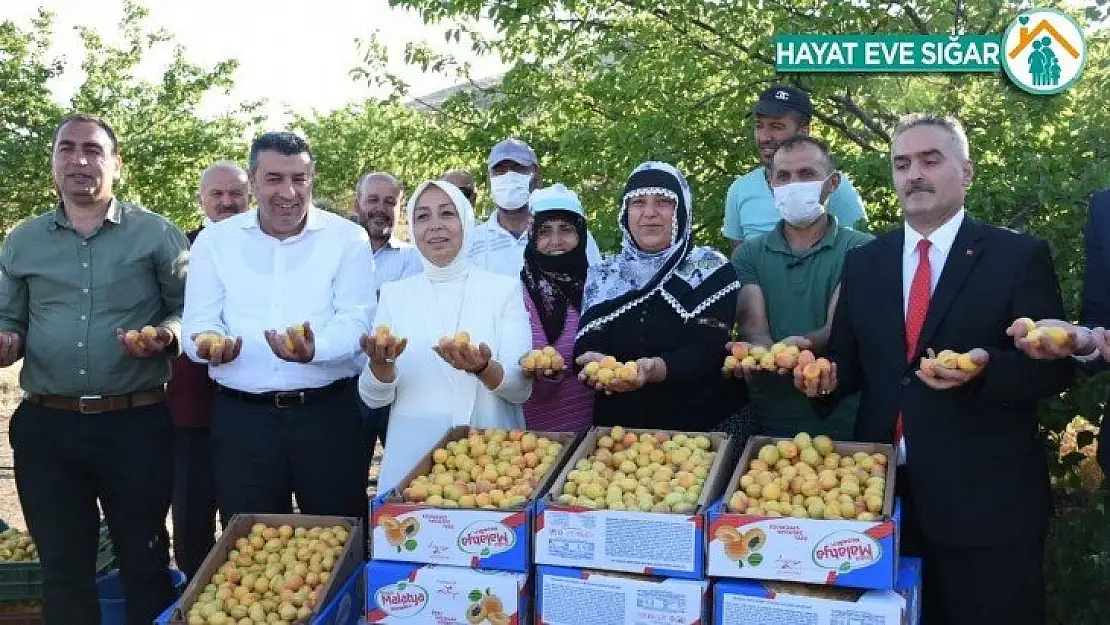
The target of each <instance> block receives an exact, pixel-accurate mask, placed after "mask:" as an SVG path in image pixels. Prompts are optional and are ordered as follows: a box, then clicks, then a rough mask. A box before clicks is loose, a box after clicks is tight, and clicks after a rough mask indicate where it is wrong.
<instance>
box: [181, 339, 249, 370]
mask: <svg viewBox="0 0 1110 625" xmlns="http://www.w3.org/2000/svg"><path fill="white" fill-rule="evenodd" d="M192 339H193V343H195V344H196V346H197V356H199V357H200V358H201V359H203V360H207V361H208V364H209V365H211V366H213V367H218V366H220V365H222V364H224V363H228V362H231V361H232V360H235V359H236V358H238V357H239V352H240V351H241V350H242V349H243V337H236V338H234V339H233V338H231V337H230V336H224V335H222V334H220V333H218V332H201V333H199V334H194V335H193V336H192Z"/></svg>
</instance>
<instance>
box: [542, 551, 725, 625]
mask: <svg viewBox="0 0 1110 625" xmlns="http://www.w3.org/2000/svg"><path fill="white" fill-rule="evenodd" d="M536 577H537V580H536V624H537V625H612V624H614V623H621V624H623V625H656V624H657V623H669V624H673V625H704V624H706V623H709V582H708V581H707V580H704V579H702V580H695V579H666V578H661V577H647V576H643V575H635V574H632V573H611V572H606V571H589V570H583V569H572V568H566V567H560V566H543V565H541V566H537V567H536Z"/></svg>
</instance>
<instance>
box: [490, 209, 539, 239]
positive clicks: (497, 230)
mask: <svg viewBox="0 0 1110 625" xmlns="http://www.w3.org/2000/svg"><path fill="white" fill-rule="evenodd" d="M522 210H527V209H522ZM486 227H487V228H489V229H490V230H492V231H493V232H494V234H499V235H502V236H504V237H506V238H509V239H512V240H513V241H516V242H517V243H520V242H522V241H527V240H528V230H529V228H531V224H529V227H528V228H525V229H524V232H522V233H520V236H519V237H518V236H514V235H513V233H512V232H509V231H508V230H507V229H506V228H505V226H502V225H501V221H500V220H499V219H497V213H496V212H494V213H493V214H492V215H490V216H489V219H488V220H486Z"/></svg>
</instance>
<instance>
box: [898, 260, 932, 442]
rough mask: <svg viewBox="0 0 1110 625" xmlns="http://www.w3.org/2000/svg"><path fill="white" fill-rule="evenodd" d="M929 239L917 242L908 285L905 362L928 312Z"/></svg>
mask: <svg viewBox="0 0 1110 625" xmlns="http://www.w3.org/2000/svg"><path fill="white" fill-rule="evenodd" d="M929 245H930V243H929V239H921V240H920V241H918V242H917V271H915V272H914V273H913V282H912V283H910V300H909V305H908V306H906V362H907V363H908V362H909V361H910V359H911V358H913V355H914V352H916V351H917V341H918V339H920V338H921V328H922V327H923V326H924V325H925V314H926V313H928V312H929V295H930V293H931V292H932V283H933V268H932V266H931V265H930V264H929ZM894 440H895V442H896V443H897V442H900V441H901V440H902V413H901V412H899V413H898V421H897V422H895V424H894Z"/></svg>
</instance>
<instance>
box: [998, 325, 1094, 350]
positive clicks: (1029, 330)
mask: <svg viewBox="0 0 1110 625" xmlns="http://www.w3.org/2000/svg"><path fill="white" fill-rule="evenodd" d="M1006 334H1007V335H1009V336H1012V337H1013V338H1014V346H1015V347H1017V348H1018V349H1020V350H1021V351H1022V352H1024V353H1025V355H1026V356H1029V357H1030V358H1032V359H1034V360H1059V359H1061V358H1067V357H1068V356H1071V355H1074V354H1090V353H1091V352H1093V351H1094V350H1095V349H1097V348H1098V345H1097V344H1096V342H1095V340H1094V333H1093V332H1092V331H1091V330H1088V329H1087V328H1084V327H1082V326H1076V325H1073V324H1071V323H1068V322H1067V321H1061V320H1059V319H1041V320H1040V321H1033V320H1032V319H1030V318H1029V317H1022V318H1020V319H1017V320H1015V321H1014V322H1013V323H1012V324H1010V327H1009V328H1007V329H1006Z"/></svg>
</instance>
